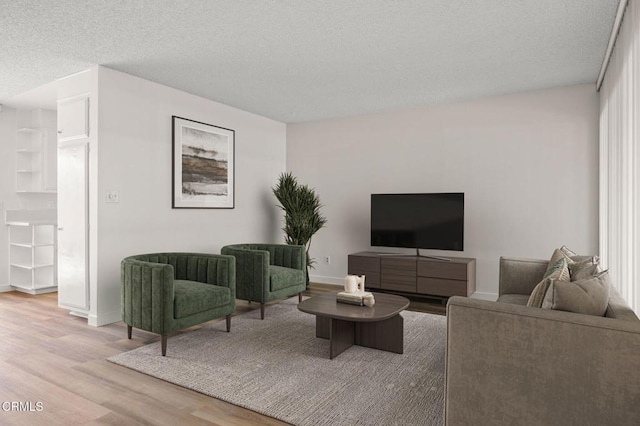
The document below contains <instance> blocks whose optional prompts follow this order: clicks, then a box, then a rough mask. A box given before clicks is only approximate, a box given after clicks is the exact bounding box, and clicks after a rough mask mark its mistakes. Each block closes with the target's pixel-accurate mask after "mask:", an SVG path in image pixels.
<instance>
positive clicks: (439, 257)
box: [378, 248, 451, 262]
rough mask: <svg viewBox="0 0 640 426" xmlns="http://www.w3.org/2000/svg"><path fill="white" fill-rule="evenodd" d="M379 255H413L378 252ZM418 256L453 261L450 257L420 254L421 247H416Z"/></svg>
mask: <svg viewBox="0 0 640 426" xmlns="http://www.w3.org/2000/svg"><path fill="white" fill-rule="evenodd" d="M378 256H389V257H393V256H396V257H407V256H411V255H409V254H403V253H378ZM416 257H422V258H425V259H435V260H441V261H443V262H451V258H450V257H441V256H429V255H426V254H420V249H419V248H416Z"/></svg>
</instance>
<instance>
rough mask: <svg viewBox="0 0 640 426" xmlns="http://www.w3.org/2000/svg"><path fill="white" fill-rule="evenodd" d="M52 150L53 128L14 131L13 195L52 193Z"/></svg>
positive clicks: (53, 179)
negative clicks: (14, 168) (14, 172)
mask: <svg viewBox="0 0 640 426" xmlns="http://www.w3.org/2000/svg"><path fill="white" fill-rule="evenodd" d="M56 149H57V147H56V132H55V129H52V128H44V127H21V128H19V129H18V130H17V146H16V192H21V193H23V192H49V193H52V192H56V167H55V163H56V161H55V156H56Z"/></svg>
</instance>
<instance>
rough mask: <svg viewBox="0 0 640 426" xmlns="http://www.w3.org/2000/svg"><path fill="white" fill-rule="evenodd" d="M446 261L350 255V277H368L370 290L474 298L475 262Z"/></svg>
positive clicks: (393, 256) (449, 258)
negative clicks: (471, 296)
mask: <svg viewBox="0 0 640 426" xmlns="http://www.w3.org/2000/svg"><path fill="white" fill-rule="evenodd" d="M446 259H447V260H439V259H432V258H428V257H422V256H420V257H419V256H411V255H407V256H404V255H386V254H382V253H375V252H367V251H364V252H360V253H353V254H350V255H349V262H348V273H349V274H350V275H365V277H366V278H365V286H366V287H367V289H371V290H376V289H379V290H385V291H389V292H398V293H407V294H416V295H423V296H435V297H450V296H467V297H468V296H470V295H471V294H473V292H475V291H476V260H475V259H471V258H465V257H447V258H446Z"/></svg>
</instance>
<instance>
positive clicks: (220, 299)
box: [173, 280, 231, 319]
mask: <svg viewBox="0 0 640 426" xmlns="http://www.w3.org/2000/svg"><path fill="white" fill-rule="evenodd" d="M230 299H231V291H230V290H229V288H228V287H222V286H218V285H213V284H204V283H200V282H197V281H187V280H174V281H173V316H174V318H176V319H177V318H184V317H188V316H190V315H194V314H197V313H200V312H204V311H208V310H209V309H214V308H218V307H221V306H225V305H228V304H229V302H230Z"/></svg>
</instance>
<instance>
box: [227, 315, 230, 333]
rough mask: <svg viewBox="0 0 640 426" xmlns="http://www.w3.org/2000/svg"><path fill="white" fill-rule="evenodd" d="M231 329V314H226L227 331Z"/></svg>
mask: <svg viewBox="0 0 640 426" xmlns="http://www.w3.org/2000/svg"><path fill="white" fill-rule="evenodd" d="M230 331H231V315H227V333H228V332H230Z"/></svg>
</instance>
